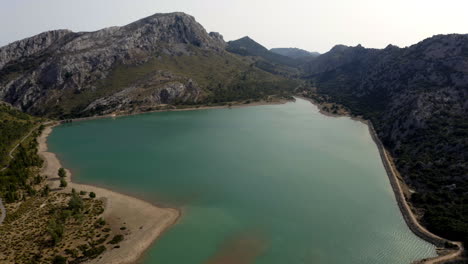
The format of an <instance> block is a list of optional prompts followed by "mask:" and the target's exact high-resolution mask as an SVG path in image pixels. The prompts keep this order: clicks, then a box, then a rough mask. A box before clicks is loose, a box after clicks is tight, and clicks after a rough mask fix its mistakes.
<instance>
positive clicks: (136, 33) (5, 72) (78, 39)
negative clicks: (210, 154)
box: [0, 13, 225, 113]
mask: <svg viewBox="0 0 468 264" xmlns="http://www.w3.org/2000/svg"><path fill="white" fill-rule="evenodd" d="M193 47H194V48H196V49H198V50H209V51H212V52H223V51H224V48H225V43H224V40H223V39H222V36H221V35H220V34H217V33H211V34H208V33H207V32H206V31H205V29H204V28H203V27H202V26H201V25H200V24H198V23H197V22H196V21H195V19H194V18H193V17H192V16H189V15H186V14H183V13H171V14H156V15H153V16H150V17H147V18H144V19H141V20H139V21H136V22H134V23H131V24H129V25H126V26H123V27H111V28H106V29H102V30H99V31H96V32H85V33H73V32H71V31H68V30H57V31H49V32H44V33H41V34H39V35H37V36H34V37H31V38H28V39H24V40H20V41H17V42H14V43H12V44H10V45H7V46H5V47H2V48H0V100H4V101H7V102H10V103H12V104H13V105H15V106H17V107H20V108H21V109H23V110H25V111H29V112H39V113H40V112H41V111H42V109H44V105H47V104H48V103H50V102H51V101H54V102H57V100H61V99H60V97H61V96H63V95H64V94H79V93H81V92H83V91H89V90H91V91H93V90H96V89H97V85H98V84H99V81H101V80H104V79H106V77H108V76H109V74H110V73H111V71H112V70H113V69H114V68H115V67H116V66H117V65H139V64H143V63H145V62H147V61H148V60H150V59H151V58H152V57H154V56H183V55H190V54H192V51H193ZM158 54H159V55H158ZM165 79H166V81H170V80H169V79H167V78H165ZM179 84H180V85H181V86H178V88H177V89H176V90H178V92H174V91H173V90H174V89H175V88H165V87H170V86H171V85H173V84H161V86H160V87H156V90H161V89H166V90H167V91H172V92H169V94H170V96H168V97H164V98H165V99H164V100H166V102H169V101H174V100H179V99H180V100H188V101H194V100H196V99H197V97H198V96H199V93H200V92H199V91H194V90H197V89H198V86H197V85H196V84H192V85H191V87H190V88H188V86H187V82H179ZM139 85H140V86H143V85H144V83H141V82H140V84H139ZM152 87H153V88H155V86H154V85H153V86H152ZM127 88H128V89H127V92H128V91H130V90H132V89H137V88H136V87H127ZM180 89H188V90H187V91H180ZM156 90H155V91H153V92H155V93H157V92H158V91H156ZM189 90H190V91H189ZM115 92H116V93H115V95H114V96H112V94H109V95H108V96H109V98H120V97H121V95H122V94H123V93H124V91H115ZM130 95H131V94H129V95H128V97H127V98H126V100H130V101H131V100H132V96H130ZM98 99H100V102H103V101H106V100H104V99H101V98H98ZM153 100H154V103H163V102H162V101H161V97H160V96H156V97H154V98H153ZM96 104H98V102H95V103H91V104H90V106H89V107H87V109H89V108H90V107H92V106H91V105H96ZM122 104H124V102H122Z"/></svg>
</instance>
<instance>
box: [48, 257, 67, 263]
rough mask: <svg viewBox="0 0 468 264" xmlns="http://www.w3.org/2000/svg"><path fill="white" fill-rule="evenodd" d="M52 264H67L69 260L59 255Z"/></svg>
mask: <svg viewBox="0 0 468 264" xmlns="http://www.w3.org/2000/svg"><path fill="white" fill-rule="evenodd" d="M52 264H67V258H66V257H63V256H60V255H57V256H55V257H54V260H52Z"/></svg>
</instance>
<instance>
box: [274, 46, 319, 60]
mask: <svg viewBox="0 0 468 264" xmlns="http://www.w3.org/2000/svg"><path fill="white" fill-rule="evenodd" d="M270 51H271V52H273V53H276V54H279V55H283V56H286V57H290V58H293V59H299V60H302V61H308V60H311V59H313V58H316V57H318V56H320V53H318V52H310V51H307V50H303V49H298V48H273V49H270Z"/></svg>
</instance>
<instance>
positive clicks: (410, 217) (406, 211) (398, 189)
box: [297, 96, 464, 264]
mask: <svg viewBox="0 0 468 264" xmlns="http://www.w3.org/2000/svg"><path fill="white" fill-rule="evenodd" d="M297 97H298V98H301V99H304V100H306V101H309V102H311V103H312V104H313V105H315V106H317V108H318V109H319V112H320V113H321V114H323V115H325V116H329V117H348V118H351V119H352V120H355V121H359V122H361V123H364V124H366V125H367V127H368V129H369V133H370V135H371V137H372V140H373V141H374V143H375V145H376V146H377V149H378V150H379V155H380V158H381V160H382V163H383V166H384V168H385V171H386V172H387V176H388V179H389V181H390V186H391V187H392V190H393V193H394V195H395V199H396V202H397V205H398V208H399V209H400V212H401V214H402V216H403V219H404V220H405V223H406V225H407V226H408V228H409V229H410V230H411V232H413V233H414V234H415V235H416V236H418V237H420V238H421V239H423V240H425V241H427V242H429V243H431V244H433V245H435V246H436V247H438V248H446V245H447V243H448V244H451V245H456V246H457V247H458V249H457V250H450V251H452V252H449V253H448V254H442V255H439V256H436V257H433V258H426V259H421V260H418V261H415V262H413V263H415V264H436V263H445V262H446V261H452V260H456V259H457V258H458V257H460V256H461V255H462V253H463V251H464V249H463V245H462V243H461V242H457V241H450V240H448V239H445V238H442V237H439V236H437V235H436V234H433V233H431V232H430V231H429V230H427V229H426V228H425V227H423V226H422V225H421V224H420V223H419V221H418V219H417V217H416V215H415V214H414V213H413V211H412V209H411V205H410V204H409V203H408V201H407V200H406V197H405V194H404V191H403V187H402V186H401V183H400V181H403V180H402V179H401V176H399V172H398V170H397V169H396V167H395V165H394V163H393V158H392V157H391V156H390V154H389V153H388V151H387V150H386V149H385V147H384V146H383V144H382V142H381V141H380V139H379V137H378V135H377V133H376V131H375V129H374V126H373V124H372V122H371V121H370V120H366V119H363V118H361V117H354V116H350V115H336V114H332V113H329V112H325V111H323V110H322V109H321V105H320V104H319V103H318V102H316V101H315V100H313V99H311V98H307V97H302V96H297ZM403 184H404V183H403Z"/></svg>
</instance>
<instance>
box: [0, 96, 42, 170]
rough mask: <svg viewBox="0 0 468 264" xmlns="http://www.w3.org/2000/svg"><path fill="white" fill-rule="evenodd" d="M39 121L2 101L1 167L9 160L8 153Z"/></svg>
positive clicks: (0, 123) (0, 108) (0, 122)
mask: <svg viewBox="0 0 468 264" xmlns="http://www.w3.org/2000/svg"><path fill="white" fill-rule="evenodd" d="M38 121H39V119H37V118H34V117H31V116H30V115H28V114H25V113H23V112H21V111H19V110H17V109H15V108H13V107H11V106H10V105H8V104H5V103H2V102H0V169H1V168H3V167H4V166H5V165H6V164H7V162H8V161H9V156H8V153H9V152H10V150H11V149H12V148H13V146H14V145H15V144H17V142H18V141H19V140H21V139H22V138H23V137H24V136H25V135H26V134H27V133H28V132H29V131H30V130H31V129H32V128H33V127H34V126H35V125H36V124H37V122H38Z"/></svg>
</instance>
